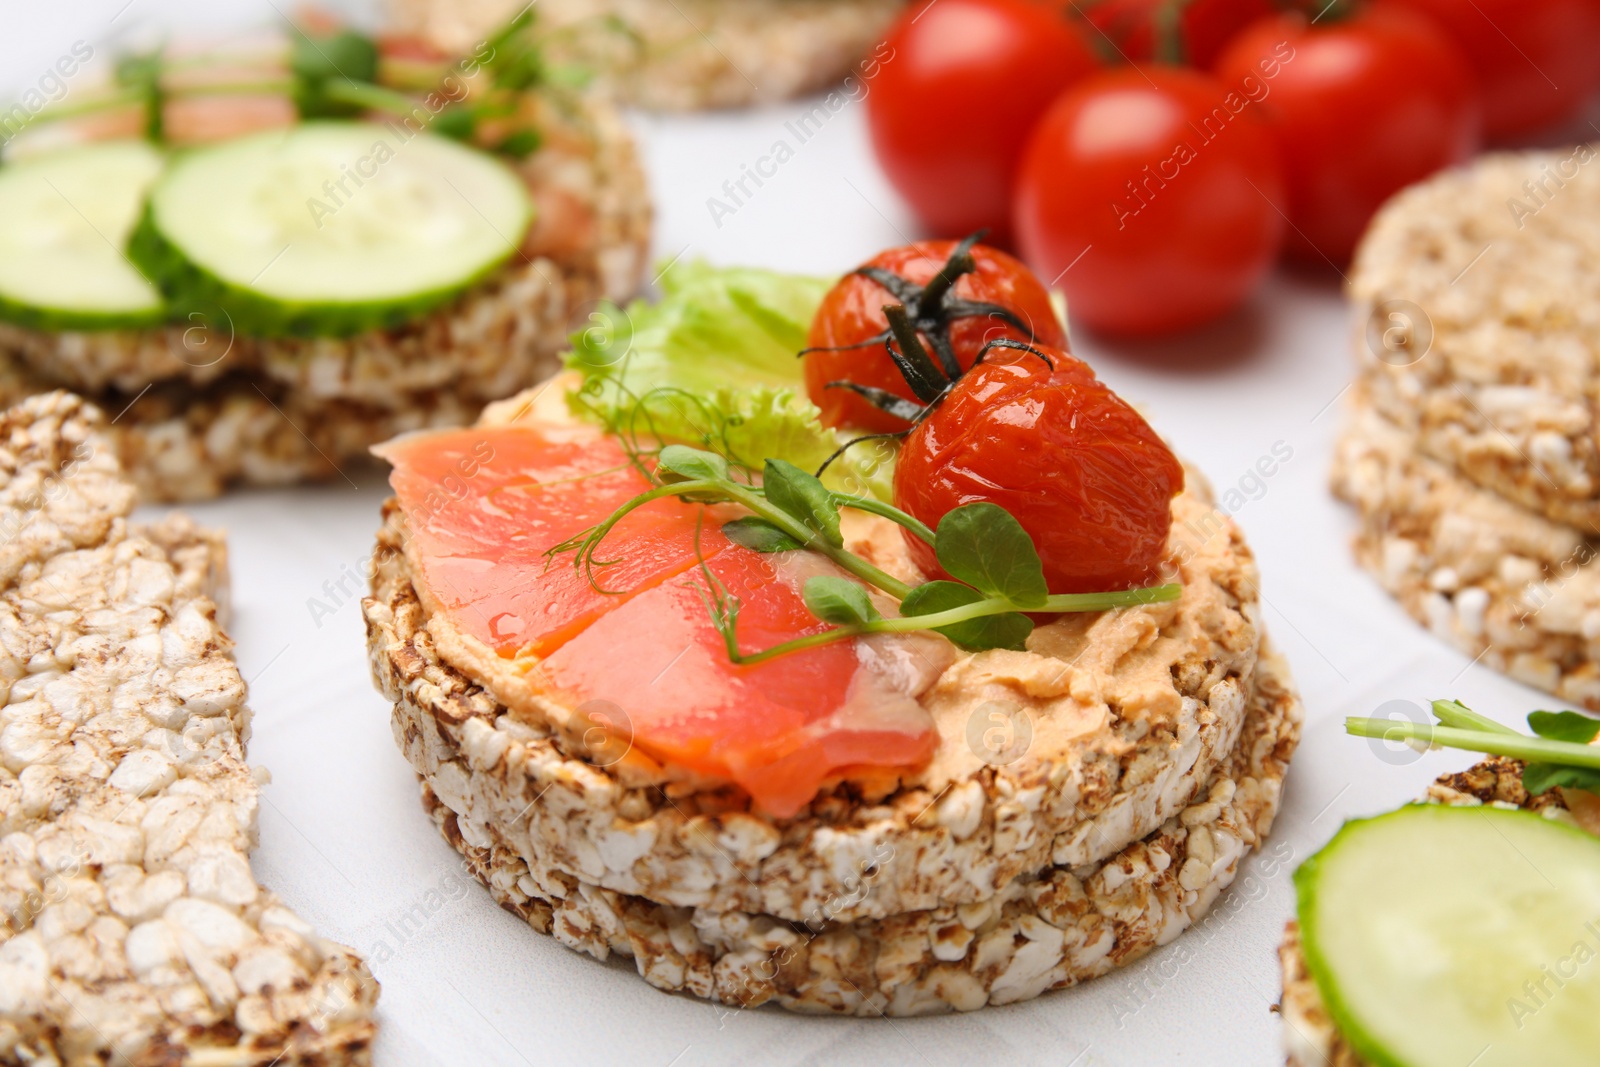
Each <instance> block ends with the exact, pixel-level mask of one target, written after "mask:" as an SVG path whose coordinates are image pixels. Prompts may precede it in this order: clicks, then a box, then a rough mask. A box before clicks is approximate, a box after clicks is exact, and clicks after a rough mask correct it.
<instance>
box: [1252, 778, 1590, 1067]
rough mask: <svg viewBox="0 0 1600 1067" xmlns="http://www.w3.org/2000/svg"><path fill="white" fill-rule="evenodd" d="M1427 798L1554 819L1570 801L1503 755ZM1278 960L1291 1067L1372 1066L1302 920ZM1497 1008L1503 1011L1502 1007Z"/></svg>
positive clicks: (1442, 784)
mask: <svg viewBox="0 0 1600 1067" xmlns="http://www.w3.org/2000/svg"><path fill="white" fill-rule="evenodd" d="M1422 799H1423V801H1424V802H1425V803H1428V804H1445V805H1451V806H1464V807H1477V806H1481V805H1494V806H1498V807H1512V808H1519V809H1524V810H1527V811H1533V812H1539V813H1541V814H1546V815H1547V816H1548V817H1552V818H1562V817H1566V816H1565V811H1566V805H1565V804H1563V803H1562V800H1561V797H1560V796H1559V794H1557V793H1553V792H1552V793H1544V794H1541V795H1539V796H1530V795H1529V794H1528V791H1527V790H1526V789H1524V788H1523V786H1522V764H1521V762H1519V761H1517V760H1509V759H1504V758H1502V757H1498V756H1497V757H1493V758H1490V759H1487V760H1484V761H1483V762H1481V763H1478V764H1475V765H1474V766H1472V767H1470V768H1468V769H1467V770H1465V771H1459V772H1455V773H1452V774H1443V775H1440V776H1439V778H1438V780H1437V781H1435V782H1434V783H1433V784H1432V785H1431V786H1429V787H1428V791H1427V793H1426V794H1424V795H1423V797H1422ZM1278 959H1279V961H1280V963H1281V965H1282V968H1283V996H1282V999H1281V1001H1280V1002H1279V1006H1278V1013H1279V1015H1280V1016H1282V1018H1283V1043H1284V1050H1285V1056H1286V1062H1287V1064H1288V1067H1367V1063H1368V1061H1366V1060H1364V1059H1362V1057H1361V1056H1360V1054H1359V1053H1357V1052H1356V1051H1355V1049H1353V1048H1352V1047H1351V1046H1350V1043H1349V1041H1348V1040H1346V1038H1345V1037H1344V1035H1342V1034H1341V1033H1340V1032H1339V1028H1338V1027H1337V1026H1336V1025H1335V1023H1334V1021H1333V1019H1332V1018H1331V1017H1330V1016H1329V1014H1328V1009H1327V1005H1326V1004H1325V1003H1324V1001H1323V997H1322V994H1321V993H1320V992H1319V991H1318V989H1317V983H1316V980H1315V979H1314V978H1313V977H1312V975H1311V972H1310V970H1309V969H1308V967H1307V965H1306V958H1305V952H1304V949H1303V946H1302V944H1301V935H1300V924H1299V923H1298V922H1295V921H1292V920H1291V921H1290V923H1289V924H1288V926H1287V928H1286V929H1285V930H1284V935H1283V943H1282V944H1281V945H1280V946H1279V948H1278ZM1493 1008H1494V1009H1495V1010H1503V1005H1494V1006H1493Z"/></svg>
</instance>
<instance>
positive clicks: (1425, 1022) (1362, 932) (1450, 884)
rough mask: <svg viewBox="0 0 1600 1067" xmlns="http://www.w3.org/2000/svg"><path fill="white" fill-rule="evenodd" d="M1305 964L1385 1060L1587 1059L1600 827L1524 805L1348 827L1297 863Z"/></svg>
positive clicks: (1418, 811) (1598, 915) (1594, 990)
mask: <svg viewBox="0 0 1600 1067" xmlns="http://www.w3.org/2000/svg"><path fill="white" fill-rule="evenodd" d="M1295 884H1296V887H1297V890H1298V895H1299V914H1300V924H1301V935H1302V940H1303V946H1304V951H1305V956H1306V961H1307V964H1308V966H1309V969H1310V971H1311V974H1312V976H1313V977H1314V979H1315V981H1316V985H1317V989H1318V991H1319V992H1320V993H1321V997H1322V1000H1323V1001H1324V1003H1325V1004H1326V1006H1327V1010H1328V1013H1329V1014H1330V1015H1331V1016H1332V1018H1333V1021H1334V1022H1335V1023H1336V1024H1337V1026H1338V1028H1339V1031H1340V1033H1341V1034H1342V1035H1343V1036H1344V1038H1345V1039H1346V1040H1347V1041H1348V1042H1349V1043H1350V1045H1351V1046H1352V1047H1353V1048H1354V1049H1355V1050H1356V1051H1357V1052H1358V1053H1359V1054H1360V1056H1361V1057H1362V1058H1363V1059H1364V1060H1365V1061H1367V1062H1369V1063H1372V1064H1379V1065H1382V1067H1461V1065H1463V1064H1467V1063H1471V1064H1473V1065H1474V1067H1512V1065H1526V1064H1539V1065H1541V1067H1567V1065H1572V1067H1577V1065H1580V1064H1590V1063H1593V1062H1594V1055H1595V1050H1596V1049H1597V1048H1600V839H1596V838H1595V837H1593V836H1591V835H1589V834H1586V833H1584V832H1582V831H1581V830H1578V829H1576V828H1574V827H1572V826H1569V825H1566V824H1565V823H1563V822H1559V821H1556V820H1553V819H1549V818H1545V817H1542V816H1540V815H1537V814H1534V813H1531V812H1527V811H1513V810H1505V809H1501V808H1496V807H1488V806H1482V807H1480V806H1471V807H1443V806H1437V805H1415V806H1411V807H1406V808H1402V809H1400V810H1399V811H1396V812H1392V813H1390V814H1388V815H1383V816H1379V817H1377V818H1373V819H1363V820H1357V821H1353V822H1350V823H1347V824H1346V825H1345V827H1344V829H1342V830H1341V831H1340V832H1339V834H1338V835H1337V836H1335V837H1334V839H1333V840H1332V841H1331V842H1330V843H1329V844H1328V845H1327V847H1325V848H1324V849H1323V850H1322V851H1321V852H1319V853H1318V854H1317V855H1315V856H1313V857H1312V858H1311V859H1310V860H1309V861H1307V862H1306V863H1305V865H1304V866H1302V867H1301V868H1300V870H1299V871H1298V872H1296V875H1295Z"/></svg>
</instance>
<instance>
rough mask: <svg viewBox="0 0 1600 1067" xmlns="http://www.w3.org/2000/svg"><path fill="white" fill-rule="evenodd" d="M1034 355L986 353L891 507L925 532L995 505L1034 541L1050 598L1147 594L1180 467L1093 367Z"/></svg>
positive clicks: (924, 441) (912, 453) (916, 551)
mask: <svg viewBox="0 0 1600 1067" xmlns="http://www.w3.org/2000/svg"><path fill="white" fill-rule="evenodd" d="M1039 353H1040V354H1041V355H1042V357H1043V358H1041V355H1034V354H1030V353H1026V352H1015V353H1010V352H1002V351H995V352H991V353H990V354H989V355H988V356H987V357H985V359H984V362H983V363H981V364H979V365H978V366H976V367H974V368H973V369H972V370H971V371H969V372H967V374H966V375H964V376H963V377H962V379H961V381H960V382H958V383H957V385H956V386H955V388H954V389H952V390H951V391H950V393H949V394H948V395H947V396H946V397H945V398H944V400H943V401H942V402H941V403H940V405H939V407H938V409H937V410H936V411H934V412H933V414H931V415H930V416H928V418H927V419H925V420H923V422H922V423H921V424H919V425H918V426H917V428H916V429H915V430H913V431H912V432H911V436H910V437H908V438H907V439H906V443H905V446H904V448H902V449H901V452H900V460H899V464H898V465H897V466H896V468H895V475H894V499H895V505H896V506H897V507H899V508H901V509H902V510H904V511H907V512H909V513H910V514H912V515H914V516H916V517H917V518H919V519H921V520H922V521H923V522H925V523H927V524H928V525H929V526H937V525H938V523H939V520H940V519H941V518H943V517H944V515H945V513H946V512H948V511H950V510H952V509H954V508H957V507H960V506H962V505H963V504H976V503H983V502H987V503H993V504H998V505H1000V506H1001V507H1003V508H1005V509H1006V510H1007V511H1009V512H1011V514H1012V515H1013V516H1015V517H1016V519H1017V521H1018V522H1019V523H1021V524H1022V528H1023V529H1024V530H1026V531H1028V534H1029V535H1030V536H1031V537H1032V538H1033V543H1034V545H1035V546H1036V547H1037V548H1038V550H1039V555H1040V558H1041V559H1042V560H1043V562H1044V575H1045V581H1046V583H1047V584H1048V585H1049V587H1050V591H1051V592H1052V593H1088V592H1099V591H1110V590H1117V589H1127V588H1130V587H1133V586H1137V585H1144V584H1147V583H1148V582H1150V581H1151V580H1152V579H1154V578H1155V577H1156V576H1157V570H1158V568H1159V566H1160V564H1161V561H1162V559H1163V558H1164V556H1165V553H1166V544H1167V534H1168V532H1169V530H1170V528H1171V526H1172V498H1173V497H1174V496H1175V495H1177V493H1178V492H1179V491H1180V490H1181V489H1182V488H1183V467H1182V466H1181V465H1180V464H1179V463H1178V461H1177V459H1176V458H1174V456H1173V455H1172V451H1171V450H1170V449H1169V448H1167V446H1166V444H1165V442H1163V441H1162V440H1161V438H1160V437H1158V436H1156V432H1155V431H1154V430H1152V429H1151V428H1150V426H1149V424H1148V423H1146V422H1145V421H1144V419H1143V418H1141V417H1140V415H1139V413H1138V412H1137V411H1134V410H1133V408H1131V407H1129V406H1128V405H1127V404H1126V403H1125V402H1124V401H1123V400H1122V399H1121V398H1120V397H1118V396H1117V394H1115V393H1113V392H1112V391H1111V390H1110V389H1109V388H1108V387H1107V386H1106V385H1105V384H1104V383H1103V382H1101V381H1099V380H1098V379H1097V378H1095V376H1094V371H1092V370H1090V369H1089V366H1088V365H1087V364H1085V363H1083V362H1082V361H1081V360H1078V359H1075V358H1073V357H1072V356H1070V355H1068V354H1067V353H1066V352H1063V351H1061V350H1060V349H1054V348H1046V347H1040V348H1039ZM990 360H994V362H990ZM1046 360H1048V361H1049V363H1046ZM906 543H907V545H908V546H909V547H910V550H911V555H912V558H913V559H914V560H915V561H916V563H917V566H918V567H920V568H921V569H922V570H923V571H924V572H925V573H928V574H941V573H942V572H941V571H940V569H939V563H938V559H937V558H936V557H935V556H934V553H933V549H932V548H931V547H929V546H928V544H927V543H926V542H924V541H923V540H921V539H920V538H918V537H915V536H913V535H909V532H908V536H907V537H906Z"/></svg>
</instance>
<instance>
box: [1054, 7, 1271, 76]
mask: <svg viewBox="0 0 1600 1067" xmlns="http://www.w3.org/2000/svg"><path fill="white" fill-rule="evenodd" d="M1065 6H1067V7H1068V8H1069V9H1076V8H1077V6H1078V5H1077V3H1076V2H1075V0H1067V3H1066V5H1065ZM1171 7H1172V0H1100V2H1099V3H1095V4H1092V5H1084V7H1083V8H1082V11H1083V17H1084V18H1086V19H1087V20H1088V21H1089V23H1090V25H1092V26H1094V27H1095V29H1096V30H1097V31H1099V32H1101V33H1103V34H1105V35H1106V37H1107V38H1108V39H1109V40H1110V41H1111V42H1112V43H1114V44H1115V45H1116V47H1117V51H1118V52H1119V53H1121V56H1122V58H1125V59H1127V60H1131V61H1133V62H1147V61H1150V60H1157V59H1174V60H1175V59H1178V58H1181V59H1182V61H1183V63H1184V64H1185V65H1187V66H1191V67H1198V68H1199V69H1201V70H1207V69H1209V68H1210V67H1211V64H1212V63H1214V62H1216V58H1217V56H1219V55H1221V54H1222V50H1223V48H1224V47H1226V46H1227V44H1228V42H1229V41H1230V40H1231V39H1232V38H1233V36H1234V35H1235V34H1237V33H1238V32H1239V31H1240V30H1242V29H1244V28H1245V27H1246V26H1248V25H1249V24H1250V23H1252V22H1254V21H1255V20H1256V19H1258V18H1260V17H1262V16H1263V15H1270V14H1272V11H1273V7H1272V0H1192V2H1191V3H1188V4H1185V5H1184V6H1183V8H1182V10H1181V11H1179V12H1178V24H1177V39H1176V41H1175V42H1174V43H1175V44H1176V45H1177V47H1178V49H1179V51H1180V52H1181V57H1177V56H1169V55H1166V54H1165V51H1166V49H1165V48H1164V42H1163V41H1162V35H1163V33H1164V32H1165V31H1164V27H1163V26H1162V23H1163V21H1164V20H1165V18H1166V12H1167V10H1168V9H1169V8H1171Z"/></svg>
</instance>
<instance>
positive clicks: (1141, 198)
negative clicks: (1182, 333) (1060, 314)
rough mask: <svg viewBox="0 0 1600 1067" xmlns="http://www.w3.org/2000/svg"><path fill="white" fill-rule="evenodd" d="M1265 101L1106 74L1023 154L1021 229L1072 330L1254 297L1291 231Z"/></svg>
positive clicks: (1028, 254) (1165, 79)
mask: <svg viewBox="0 0 1600 1067" xmlns="http://www.w3.org/2000/svg"><path fill="white" fill-rule="evenodd" d="M1255 108H1256V105H1255V104H1253V103H1251V102H1250V100H1249V98H1248V97H1245V96H1243V95H1242V94H1241V93H1230V92H1229V91H1228V90H1227V89H1225V88H1224V87H1223V86H1222V85H1221V84H1219V83H1218V82H1216V81H1215V80H1213V79H1212V78H1210V77H1208V76H1207V75H1204V74H1199V73H1196V72H1194V71H1188V70H1180V69H1177V68H1169V67H1133V68H1124V69H1121V70H1115V71H1106V72H1103V73H1100V74H1096V75H1094V76H1093V77H1090V78H1086V79H1085V80H1083V81H1082V82H1079V83H1078V84H1077V85H1076V86H1074V87H1073V88H1071V89H1068V90H1067V91H1066V93H1064V94H1063V95H1062V97H1061V99H1060V100H1058V101H1056V103H1055V105H1054V106H1053V107H1051V109H1050V111H1049V112H1048V113H1047V114H1046V115H1045V117H1044V119H1043V120H1041V121H1040V123H1039V127H1038V129H1037V130H1035V131H1034V134H1033V139H1032V140H1031V141H1030V142H1029V144H1028V150H1027V153H1026V155H1025V156H1024V157H1023V164H1022V172H1021V175H1020V177H1019V180H1018V184H1017V199H1016V229H1017V238H1018V244H1019V246H1020V247H1021V250H1022V254H1023V258H1024V259H1026V260H1027V261H1028V264H1029V265H1030V266H1031V267H1033V268H1034V270H1036V271H1038V272H1039V276H1040V277H1041V278H1043V279H1045V281H1046V283H1047V284H1048V285H1050V286H1052V287H1059V288H1061V289H1063V290H1065V291H1066V294H1067V310H1068V314H1069V316H1070V317H1071V320H1072V322H1073V323H1074V324H1082V325H1086V326H1090V327H1093V328H1095V329H1099V330H1105V331H1107V332H1112V333H1123V334H1156V333H1165V332H1168V331H1172V330H1179V329H1183V328H1185V327H1189V326H1195V325H1198V324H1199V323H1202V322H1205V321H1206V320H1207V319H1211V318H1215V317H1216V316H1218V315H1221V314H1222V313H1223V312H1225V311H1227V310H1229V309H1230V308H1232V307H1234V306H1235V305H1236V304H1238V303H1239V302H1241V301H1242V300H1244V299H1245V298H1246V297H1247V296H1248V295H1249V294H1250V292H1251V290H1252V289H1254V288H1255V286H1256V283H1257V282H1259V281H1260V280H1261V277H1262V275H1264V274H1265V273H1266V272H1267V270H1268V268H1270V267H1271V266H1272V261H1273V259H1274V258H1275V257H1276V256H1277V254H1278V248H1279V246H1280V244H1281V243H1282V238H1283V217H1282V215H1280V214H1279V212H1278V209H1277V208H1275V207H1274V206H1273V204H1274V203H1276V202H1278V201H1280V200H1281V199H1282V188H1283V186H1282V178H1281V176H1280V169H1279V164H1278V151H1277V147H1276V146H1275V145H1274V144H1273V142H1272V135H1271V133H1270V132H1269V131H1268V130H1267V128H1266V127H1265V126H1264V125H1263V124H1261V123H1260V122H1258V121H1257V119H1256V116H1255V115H1254V114H1252V113H1251V112H1252V111H1253V110H1255Z"/></svg>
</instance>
